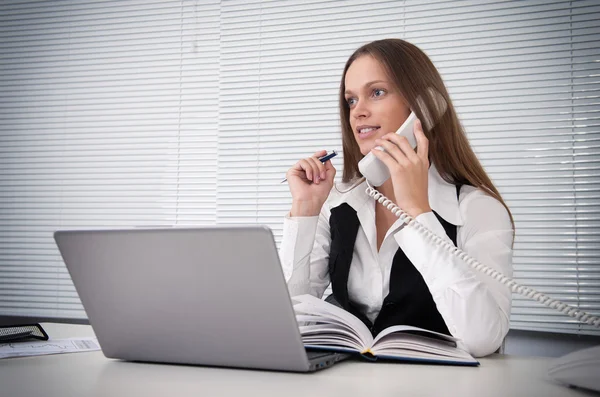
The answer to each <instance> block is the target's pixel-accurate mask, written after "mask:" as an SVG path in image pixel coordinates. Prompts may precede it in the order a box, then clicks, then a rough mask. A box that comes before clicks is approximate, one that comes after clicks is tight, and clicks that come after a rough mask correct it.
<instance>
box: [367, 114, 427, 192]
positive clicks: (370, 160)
mask: <svg viewBox="0 0 600 397" xmlns="http://www.w3.org/2000/svg"><path fill="white" fill-rule="evenodd" d="M416 120H417V116H416V115H415V113H414V112H410V115H409V116H408V118H407V119H406V121H405V122H404V124H402V126H401V127H400V128H399V129H398V131H396V134H398V135H401V136H404V137H406V139H408V142H409V143H410V146H411V147H412V148H413V149H414V148H415V147H416V146H417V140H416V138H415V134H414V132H413V128H415V121H416ZM379 148H381V146H380V147H379ZM381 149H383V148H381ZM358 170H359V171H360V173H361V174H362V175H363V176H364V177H365V178H366V179H367V180H368V181H369V182H370V183H371V184H372V185H373V186H381V185H383V183H384V182H385V181H387V180H388V178H389V177H390V171H389V170H388V167H387V166H386V165H385V164H384V163H383V162H382V161H381V160H379V159H378V158H377V157H375V155H374V154H373V153H369V154H367V155H366V156H365V157H364V158H363V159H362V160H360V161H359V162H358Z"/></svg>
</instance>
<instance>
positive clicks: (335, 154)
mask: <svg viewBox="0 0 600 397" xmlns="http://www.w3.org/2000/svg"><path fill="white" fill-rule="evenodd" d="M335 156H337V152H336V151H335V150H333V151H332V152H331V153H329V154H326V155H325V156H323V157H319V161H320V162H321V163H325V162H326V161H327V160H331V159H332V158H334V157H335ZM285 181H287V178H285V179H284V180H283V181H281V183H283V182H285Z"/></svg>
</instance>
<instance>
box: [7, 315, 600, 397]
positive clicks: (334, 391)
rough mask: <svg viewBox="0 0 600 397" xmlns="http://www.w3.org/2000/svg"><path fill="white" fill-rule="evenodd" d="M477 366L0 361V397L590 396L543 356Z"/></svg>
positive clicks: (91, 358)
mask: <svg viewBox="0 0 600 397" xmlns="http://www.w3.org/2000/svg"><path fill="white" fill-rule="evenodd" d="M43 327H44V329H46V331H47V332H48V334H49V335H50V337H51V338H55V339H60V338H68V337H83V336H93V332H92V329H91V327H89V326H83V325H65V324H43ZM480 362H481V365H480V366H479V367H476V368H473V367H452V366H437V365H436V366H434V365H421V364H399V363H370V362H361V361H354V360H352V361H345V362H342V363H339V364H337V365H335V366H333V367H331V368H328V369H325V370H322V371H319V372H315V373H310V374H296V373H284V372H272V371H256V370H244V369H229V368H214V367H201V366H187V365H163V364H144V363H131V362H123V361H118V360H112V359H107V358H105V357H104V355H103V354H102V352H100V351H98V352H89V353H73V354H62V355H52V356H39V357H23V358H11V359H4V360H0V396H2V397H5V396H6V397H9V396H10V397H21V396H23V397H32V396H44V397H65V396H82V397H83V396H114V397H118V396H143V397H153V396H176V397H184V396H239V395H252V396H253V395H260V396H261V397H270V396H277V397H293V396H311V397H315V396H327V397H330V396H361V397H364V396H378V397H379V396H393V397H400V396H461V397H469V396H478V397H480V396H545V397H551V396H593V395H596V396H598V394H594V393H591V392H587V391H583V390H579V389H571V388H568V387H565V386H562V385H559V384H557V383H555V382H553V381H552V380H551V379H549V378H548V376H547V374H546V372H547V367H548V364H549V360H548V359H547V358H541V357H519V356H507V355H498V354H495V355H492V356H489V357H487V358H483V359H480Z"/></svg>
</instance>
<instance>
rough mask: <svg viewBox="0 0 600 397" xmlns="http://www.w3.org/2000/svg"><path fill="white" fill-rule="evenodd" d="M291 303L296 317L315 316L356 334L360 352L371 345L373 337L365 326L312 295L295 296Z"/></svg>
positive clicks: (348, 314) (347, 313)
mask: <svg viewBox="0 0 600 397" xmlns="http://www.w3.org/2000/svg"><path fill="white" fill-rule="evenodd" d="M292 301H294V310H295V311H296V314H297V315H299V314H300V315H302V314H304V315H317V316H320V317H325V318H329V319H331V320H333V321H336V322H338V323H341V324H344V325H345V326H347V327H348V329H349V330H350V331H352V332H353V333H354V334H356V336H357V337H358V340H360V341H362V349H361V350H364V349H365V348H366V347H368V346H371V344H372V343H373V336H372V335H371V332H370V331H369V329H368V328H367V326H366V325H365V324H363V322H362V321H360V320H359V319H358V318H357V317H356V316H354V315H352V313H349V312H347V311H346V310H344V309H342V308H339V307H337V306H334V305H332V304H331V303H328V302H325V301H324V300H321V299H319V298H316V297H314V296H312V295H299V296H295V297H293V298H292ZM296 302H297V303H296Z"/></svg>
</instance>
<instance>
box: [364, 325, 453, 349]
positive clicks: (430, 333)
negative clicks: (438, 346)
mask: <svg viewBox="0 0 600 397" xmlns="http://www.w3.org/2000/svg"><path fill="white" fill-rule="evenodd" d="M406 331H408V332H412V333H418V334H424V335H427V336H430V337H432V338H437V339H443V340H448V341H452V342H454V343H456V342H458V339H457V338H455V337H453V336H450V335H446V334H442V333H439V332H435V331H430V330H428V329H424V328H419V327H413V326H411V325H394V326H391V327H388V328H386V329H384V330H383V331H381V332H380V333H379V334H377V336H376V337H375V339H374V340H373V345H375V344H377V341H378V340H380V339H381V338H383V337H384V336H386V335H389V334H391V333H394V332H406Z"/></svg>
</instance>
